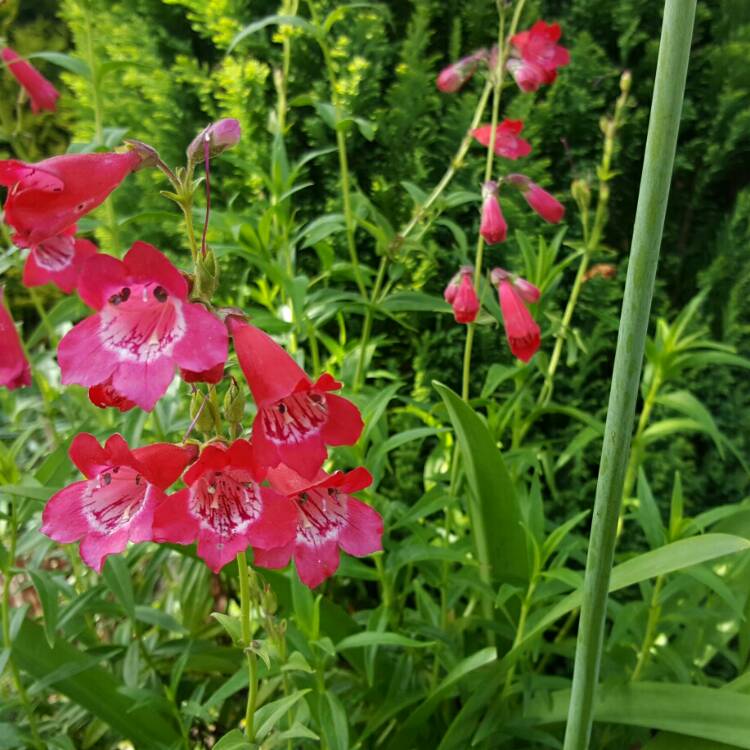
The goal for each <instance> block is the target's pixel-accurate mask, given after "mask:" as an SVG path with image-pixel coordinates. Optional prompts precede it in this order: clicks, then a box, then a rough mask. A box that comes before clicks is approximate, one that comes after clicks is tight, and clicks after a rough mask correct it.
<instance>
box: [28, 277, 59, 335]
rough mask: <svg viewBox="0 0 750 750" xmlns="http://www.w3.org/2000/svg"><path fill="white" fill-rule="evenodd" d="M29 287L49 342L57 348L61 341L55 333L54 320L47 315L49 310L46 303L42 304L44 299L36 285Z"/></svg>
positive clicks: (32, 300)
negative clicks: (35, 287) (41, 298)
mask: <svg viewBox="0 0 750 750" xmlns="http://www.w3.org/2000/svg"><path fill="white" fill-rule="evenodd" d="M28 289H29V297H31V302H32V303H33V305H34V308H35V309H36V312H37V315H38V316H39V320H40V321H41V323H42V327H43V328H44V330H45V331H46V332H47V338H48V339H49V344H50V346H51V347H52V348H53V349H57V344H58V343H59V342H58V340H57V335H56V334H55V327H54V326H53V325H52V321H50V319H49V317H48V315H47V311H46V310H45V309H44V305H42V301H41V300H40V299H39V295H38V294H37V292H36V289H34V287H29V288H28Z"/></svg>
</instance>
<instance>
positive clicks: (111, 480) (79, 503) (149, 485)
mask: <svg viewBox="0 0 750 750" xmlns="http://www.w3.org/2000/svg"><path fill="white" fill-rule="evenodd" d="M69 453H70V458H71V460H72V461H73V463H74V464H75V465H76V466H77V467H78V468H79V470H80V471H81V473H82V474H83V475H84V476H85V477H86V480H85V481H81V482H74V483H73V484H69V485H68V486H67V487H64V488H63V489H61V490H60V491H59V492H57V493H55V494H54V495H53V496H52V497H51V498H50V500H49V502H48V503H47V505H46V507H45V508H44V513H43V514H42V533H43V534H46V535H47V536H48V537H50V539H54V540H55V541H56V542H60V543H61V544H70V543H71V542H77V541H78V540H81V549H80V551H81V558H82V559H83V561H84V562H85V563H86V564H87V565H88V566H89V567H91V568H93V569H94V570H95V571H96V572H97V573H101V570H102V566H103V565H104V561H105V559H106V558H107V557H108V556H109V555H112V554H116V553H118V552H122V551H123V550H124V549H125V547H126V546H127V544H128V541H131V542H146V541H150V540H151V538H152V529H151V526H152V520H153V516H154V510H155V509H156V506H157V505H158V504H159V503H160V502H162V501H163V500H164V498H165V495H164V490H166V489H167V487H169V485H171V484H173V483H174V482H175V481H176V480H177V478H178V477H179V476H180V474H182V472H183V470H184V469H185V467H186V466H187V465H188V463H190V461H191V460H193V459H194V458H195V449H194V448H192V447H185V448H182V447H180V446H177V445H169V444H167V443H156V444H155V445H149V446H146V447H145V448H137V449H136V450H130V448H129V447H128V444H127V443H126V442H125V440H124V439H123V437H122V436H121V435H113V436H112V437H110V438H109V439H108V440H107V442H106V443H105V444H104V447H101V446H100V445H99V443H98V442H97V440H96V438H95V437H94V436H93V435H89V434H88V433H86V432H84V433H81V434H79V435H76V436H75V438H74V439H73V442H72V443H71V446H70V451H69Z"/></svg>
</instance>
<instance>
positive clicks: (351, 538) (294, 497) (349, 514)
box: [255, 466, 383, 588]
mask: <svg viewBox="0 0 750 750" xmlns="http://www.w3.org/2000/svg"><path fill="white" fill-rule="evenodd" d="M268 479H269V481H270V482H271V486H272V487H274V488H275V489H276V490H278V491H279V492H283V493H284V494H285V495H286V496H287V498H288V501H289V502H290V503H292V506H293V507H294V509H295V512H296V534H295V537H294V539H292V540H291V541H290V542H289V543H288V544H286V545H284V546H283V547H278V548H276V549H270V550H255V563H256V564H257V565H260V566H261V567H264V568H283V567H284V566H286V565H288V564H289V561H290V560H291V559H292V558H294V564H295V566H296V567H297V572H298V573H299V577H300V580H301V581H302V583H304V584H305V585H306V586H309V587H310V588H314V587H315V586H318V585H319V584H321V583H322V582H323V581H324V580H325V579H326V578H329V577H330V576H332V575H333V574H334V573H335V572H336V570H338V567H339V548H341V549H343V550H344V552H348V553H349V554H350V555H355V556H356V557H363V556H365V555H370V554H372V553H373V552H377V551H378V550H380V549H382V542H381V537H382V535H383V519H382V518H381V517H380V514H379V513H378V512H377V511H376V510H375V509H374V508H372V507H370V506H369V505H367V504H366V503H363V502H362V501H360V500H357V499H356V498H354V497H352V496H351V493H353V492H357V491H359V490H363V489H364V488H365V487H369V486H370V484H371V483H372V477H371V476H370V473H369V472H368V471H367V469H364V468H362V467H359V468H357V469H354V470H352V471H349V472H347V473H344V472H341V471H337V472H335V473H334V474H326V473H325V472H323V471H321V472H319V473H318V476H317V477H316V479H315V481H314V482H310V481H309V480H305V479H304V478H303V477H300V476H299V475H298V474H296V473H295V472H294V471H292V470H291V469H289V468H288V467H287V466H280V467H279V468H277V469H270V470H269V472H268Z"/></svg>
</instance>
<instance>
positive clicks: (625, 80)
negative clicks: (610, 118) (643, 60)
mask: <svg viewBox="0 0 750 750" xmlns="http://www.w3.org/2000/svg"><path fill="white" fill-rule="evenodd" d="M632 83H633V74H632V73H631V72H630V71H629V70H625V71H623V73H622V75H621V76H620V91H621V92H622V93H623V94H629V93H630V86H631V84H632Z"/></svg>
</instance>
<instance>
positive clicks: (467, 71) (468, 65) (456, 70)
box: [436, 50, 487, 94]
mask: <svg viewBox="0 0 750 750" xmlns="http://www.w3.org/2000/svg"><path fill="white" fill-rule="evenodd" d="M486 56H487V52H486V50H479V51H477V52H475V53H474V54H473V55H469V56H468V57H463V58H461V59H460V60H458V61H457V62H454V63H451V64H450V65H449V66H448V67H447V68H443V69H442V70H441V71H440V74H439V75H438V77H437V81H436V84H437V87H438V89H440V91H442V92H443V93H444V94H454V93H455V92H456V91H458V90H459V89H460V88H461V87H462V86H463V85H464V84H465V83H466V82H467V81H468V80H469V79H470V78H471V77H472V76H473V75H474V73H475V72H476V69H477V67H478V65H479V62H480V60H483V59H485V58H486Z"/></svg>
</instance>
